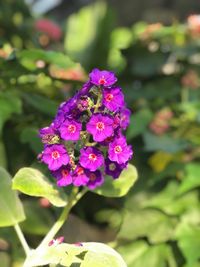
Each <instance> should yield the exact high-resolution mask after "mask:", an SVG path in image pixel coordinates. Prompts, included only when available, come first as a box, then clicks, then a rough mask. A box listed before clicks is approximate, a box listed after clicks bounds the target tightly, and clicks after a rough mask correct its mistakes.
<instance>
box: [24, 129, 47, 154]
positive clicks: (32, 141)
mask: <svg viewBox="0 0 200 267" xmlns="http://www.w3.org/2000/svg"><path fill="white" fill-rule="evenodd" d="M20 139H21V142H22V143H28V144H29V145H30V147H31V149H32V150H33V151H34V152H35V153H36V154H38V153H39V152H41V151H42V149H43V145H42V142H41V141H40V138H39V137H38V129H36V128H33V127H26V128H23V129H22V131H21V135H20Z"/></svg>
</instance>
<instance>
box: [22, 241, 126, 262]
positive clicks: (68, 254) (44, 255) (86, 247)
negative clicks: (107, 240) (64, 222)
mask: <svg viewBox="0 0 200 267" xmlns="http://www.w3.org/2000/svg"><path fill="white" fill-rule="evenodd" d="M47 264H61V265H62V266H66V267H68V266H78V267H94V266H95V267H111V266H112V267H127V265H126V264H125V262H124V260H123V259H122V257H121V256H120V255H119V254H118V253H117V252H116V251H115V250H114V249H112V248H110V247H109V246H107V245H105V244H102V243H94V242H91V243H90V242H88V243H82V244H81V245H70V244H65V243H63V244H60V245H52V246H50V247H39V248H38V249H36V250H35V251H32V253H31V254H30V256H29V257H28V258H27V259H26V261H25V264H24V267H34V266H43V265H47Z"/></svg>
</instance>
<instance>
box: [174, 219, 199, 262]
mask: <svg viewBox="0 0 200 267" xmlns="http://www.w3.org/2000/svg"><path fill="white" fill-rule="evenodd" d="M176 238H177V240H178V246H179V247H180V249H181V251H182V253H183V255H184V257H185V259H186V260H187V264H188V265H191V266H193V264H195V263H196V261H197V260H198V259H199V258H200V249H199V248H200V227H199V226H194V225H190V224H187V223H182V224H180V225H179V227H178V228H177V231H176Z"/></svg>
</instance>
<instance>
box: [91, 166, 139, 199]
mask: <svg viewBox="0 0 200 267" xmlns="http://www.w3.org/2000/svg"><path fill="white" fill-rule="evenodd" d="M137 177H138V174H137V170H136V168H135V167H134V166H133V165H131V164H129V165H128V167H127V168H126V169H124V170H123V171H122V173H121V175H120V177H119V178H118V179H116V180H113V179H112V178H111V177H105V183H104V184H103V185H102V186H100V187H99V188H97V189H95V190H94V191H92V192H95V193H97V194H99V195H102V196H106V197H122V196H124V195H126V194H127V192H128V191H129V190H130V188H131V187H132V186H133V185H134V183H135V182H136V180H137Z"/></svg>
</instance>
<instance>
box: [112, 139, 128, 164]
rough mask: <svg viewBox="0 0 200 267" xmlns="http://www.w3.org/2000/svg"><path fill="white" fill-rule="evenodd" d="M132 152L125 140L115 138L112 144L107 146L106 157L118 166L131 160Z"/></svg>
mask: <svg viewBox="0 0 200 267" xmlns="http://www.w3.org/2000/svg"><path fill="white" fill-rule="evenodd" d="M132 155H133V151H132V149H131V146H128V145H127V143H126V138H125V137H124V136H121V137H119V138H116V139H115V140H114V141H113V142H112V143H110V144H109V148H108V157H109V159H110V160H111V161H115V162H117V163H118V164H122V163H126V162H127V161H128V160H129V159H131V157H132Z"/></svg>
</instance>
